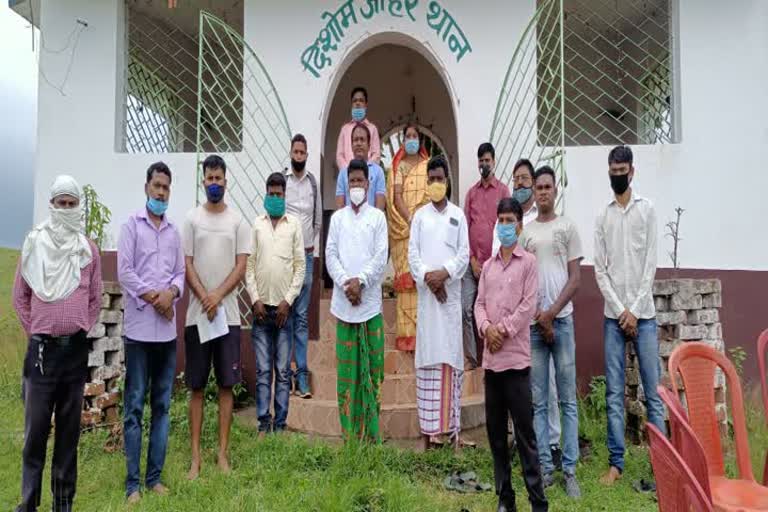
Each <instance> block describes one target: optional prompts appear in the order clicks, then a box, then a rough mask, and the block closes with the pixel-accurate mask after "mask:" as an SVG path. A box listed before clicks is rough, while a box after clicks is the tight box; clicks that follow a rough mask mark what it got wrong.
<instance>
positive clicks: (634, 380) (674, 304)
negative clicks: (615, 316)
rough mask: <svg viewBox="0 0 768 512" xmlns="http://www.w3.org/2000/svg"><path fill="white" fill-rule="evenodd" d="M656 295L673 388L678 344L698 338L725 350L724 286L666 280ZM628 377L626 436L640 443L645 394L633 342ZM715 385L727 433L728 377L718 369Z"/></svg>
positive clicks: (666, 381) (665, 375) (665, 379)
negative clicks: (671, 360) (674, 354)
mask: <svg viewBox="0 0 768 512" xmlns="http://www.w3.org/2000/svg"><path fill="white" fill-rule="evenodd" d="M653 298H654V302H655V305H656V322H657V323H658V325H659V329H658V336H659V359H660V364H661V368H662V371H661V373H662V376H661V383H662V384H663V385H665V386H667V387H671V380H670V376H669V371H668V364H667V363H668V361H669V356H670V355H671V354H672V351H673V350H674V349H675V348H676V347H677V346H678V345H680V344H681V343H686V342H689V341H697V342H703V343H706V344H708V345H710V346H711V347H713V348H715V349H716V350H719V351H720V352H724V351H725V346H724V343H723V329H722V325H721V324H720V311H719V309H720V308H721V307H722V302H723V299H722V288H721V284H720V280H718V279H664V280H658V281H656V282H655V283H654V285H653ZM626 376H627V380H626V389H625V401H626V406H627V407H626V410H627V435H628V436H629V438H630V439H631V440H632V442H635V443H639V442H640V441H641V440H642V439H643V438H644V431H643V425H644V423H645V418H646V410H645V406H644V405H643V400H644V398H645V397H644V391H643V386H642V382H641V379H640V371H639V367H638V365H637V357H636V355H635V351H634V347H633V345H632V344H631V343H628V344H627V369H626ZM714 385H715V391H714V393H715V401H716V409H717V417H718V419H719V420H720V433H721V435H725V434H726V433H727V428H728V427H727V417H726V403H725V376H724V375H723V374H722V373H721V372H720V371H719V370H718V371H717V375H716V378H715V382H714ZM681 398H683V399H684V397H681Z"/></svg>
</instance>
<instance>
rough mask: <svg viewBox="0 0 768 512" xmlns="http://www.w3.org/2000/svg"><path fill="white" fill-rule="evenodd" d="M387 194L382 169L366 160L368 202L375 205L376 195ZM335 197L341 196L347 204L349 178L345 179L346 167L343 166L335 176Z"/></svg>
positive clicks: (348, 200)
mask: <svg viewBox="0 0 768 512" xmlns="http://www.w3.org/2000/svg"><path fill="white" fill-rule="evenodd" d="M386 195H387V178H386V177H385V176H384V169H382V168H381V166H380V165H378V164H376V163H374V162H368V204H369V205H371V206H376V196H386ZM336 197H343V198H344V204H345V205H347V206H349V205H350V203H351V201H350V199H349V180H348V179H347V168H346V167H345V168H343V169H342V170H341V172H340V173H339V177H338V178H336Z"/></svg>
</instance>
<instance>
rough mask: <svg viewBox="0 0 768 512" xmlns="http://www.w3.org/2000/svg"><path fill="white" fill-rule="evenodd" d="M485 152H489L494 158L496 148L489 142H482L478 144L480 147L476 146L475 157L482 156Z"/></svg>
mask: <svg viewBox="0 0 768 512" xmlns="http://www.w3.org/2000/svg"><path fill="white" fill-rule="evenodd" d="M486 153H490V154H491V158H493V159H494V160H496V150H495V149H494V148H493V144H491V143H490V142H483V143H482V144H480V147H479V148H477V158H483V155H484V154H486Z"/></svg>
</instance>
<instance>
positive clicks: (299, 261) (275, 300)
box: [245, 172, 304, 437]
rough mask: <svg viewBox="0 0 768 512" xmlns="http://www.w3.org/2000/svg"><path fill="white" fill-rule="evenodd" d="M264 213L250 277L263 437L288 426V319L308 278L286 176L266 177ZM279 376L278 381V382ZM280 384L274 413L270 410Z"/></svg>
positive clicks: (255, 232)
mask: <svg viewBox="0 0 768 512" xmlns="http://www.w3.org/2000/svg"><path fill="white" fill-rule="evenodd" d="M264 210H265V211H266V213H265V214H264V215H259V216H258V217H256V219H254V221H253V250H252V251H253V252H252V253H251V255H250V256H249V257H248V263H247V265H246V271H245V282H246V284H247V286H248V294H249V295H250V296H251V304H252V306H253V329H252V330H251V341H252V343H253V352H254V354H255V355H256V413H257V415H258V419H259V436H261V437H263V436H264V435H265V434H266V433H268V432H281V431H283V430H285V423H286V420H287V418H288V402H289V396H290V393H291V367H290V365H291V340H290V339H289V331H288V329H287V325H286V324H287V322H288V318H289V316H290V314H291V313H290V310H291V305H292V304H293V303H294V301H295V300H296V297H298V296H299V292H300V291H301V286H302V283H303V282H304V238H303V236H302V234H301V224H300V222H299V220H298V219H297V218H296V217H294V216H293V215H286V213H285V176H284V175H283V174H282V173H279V172H275V173H272V174H271V175H270V176H269V178H267V194H266V196H265V197H264ZM273 377H274V383H273ZM273 385H274V388H275V400H274V411H275V415H274V418H273V417H272V414H271V413H270V409H271V406H272V404H271V403H270V402H271V401H272V386H273Z"/></svg>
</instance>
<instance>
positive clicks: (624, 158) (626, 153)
mask: <svg viewBox="0 0 768 512" xmlns="http://www.w3.org/2000/svg"><path fill="white" fill-rule="evenodd" d="M610 164H629V165H630V166H631V165H632V150H631V149H630V148H629V146H616V147H615V148H613V149H612V150H611V152H610V153H608V165H610Z"/></svg>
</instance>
